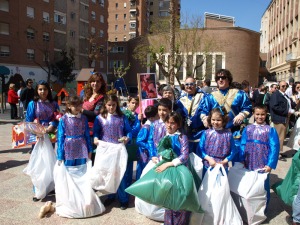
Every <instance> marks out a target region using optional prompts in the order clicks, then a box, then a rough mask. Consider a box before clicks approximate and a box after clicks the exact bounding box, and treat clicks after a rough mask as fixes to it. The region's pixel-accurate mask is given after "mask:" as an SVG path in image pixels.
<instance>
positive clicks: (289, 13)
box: [260, 0, 300, 81]
mask: <svg viewBox="0 0 300 225" xmlns="http://www.w3.org/2000/svg"><path fill="white" fill-rule="evenodd" d="M299 12H300V4H299V1H298V0H272V1H271V2H270V4H269V6H268V8H267V9H266V11H265V13H264V15H263V16H262V19H261V38H260V43H261V47H260V51H261V52H263V53H267V68H268V70H269V72H270V74H271V75H274V76H276V78H277V80H278V81H279V80H288V79H289V78H290V77H293V78H294V79H295V81H299V80H300V49H299V38H300V26H299V21H298V20H299V18H298V16H299Z"/></svg>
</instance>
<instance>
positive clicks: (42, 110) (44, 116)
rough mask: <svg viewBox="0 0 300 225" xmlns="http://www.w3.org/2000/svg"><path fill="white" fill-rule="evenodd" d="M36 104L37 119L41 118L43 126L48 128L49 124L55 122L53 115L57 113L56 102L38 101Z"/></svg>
mask: <svg viewBox="0 0 300 225" xmlns="http://www.w3.org/2000/svg"><path fill="white" fill-rule="evenodd" d="M35 104H36V107H35V117H36V118H39V121H40V123H41V124H42V125H43V126H48V125H49V122H50V121H51V120H53V113H54V112H55V111H56V109H55V102H41V101H37V102H36V103H35Z"/></svg>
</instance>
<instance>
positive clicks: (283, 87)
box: [280, 85, 288, 88]
mask: <svg viewBox="0 0 300 225" xmlns="http://www.w3.org/2000/svg"><path fill="white" fill-rule="evenodd" d="M280 87H283V88H285V87H288V86H287V85H281V86H280Z"/></svg>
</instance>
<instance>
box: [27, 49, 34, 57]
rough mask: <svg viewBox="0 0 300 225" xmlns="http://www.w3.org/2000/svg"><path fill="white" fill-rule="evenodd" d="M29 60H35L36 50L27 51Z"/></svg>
mask: <svg viewBox="0 0 300 225" xmlns="http://www.w3.org/2000/svg"><path fill="white" fill-rule="evenodd" d="M27 59H29V60H34V49H27Z"/></svg>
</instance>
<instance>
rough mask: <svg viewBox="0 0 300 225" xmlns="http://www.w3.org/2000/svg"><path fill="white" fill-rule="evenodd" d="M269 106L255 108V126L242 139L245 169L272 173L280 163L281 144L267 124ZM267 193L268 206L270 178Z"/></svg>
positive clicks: (266, 183) (266, 186) (243, 134)
mask: <svg viewBox="0 0 300 225" xmlns="http://www.w3.org/2000/svg"><path fill="white" fill-rule="evenodd" d="M267 112H268V109H267V106H265V105H257V106H255V107H254V120H255V122H254V124H251V125H248V126H247V127H246V128H245V129H244V131H243V133H242V139H241V156H242V159H244V162H245V168H246V169H249V170H252V171H253V170H257V169H263V170H264V172H266V173H270V172H271V170H272V169H275V168H276V166H277V162H278V156H279V149H280V142H279V137H278V134H277V132H276V130H275V128H274V127H270V126H269V125H267V124H266V118H267ZM265 189H266V191H267V205H268V202H269V200H270V177H269V175H268V178H267V179H266V182H265Z"/></svg>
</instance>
